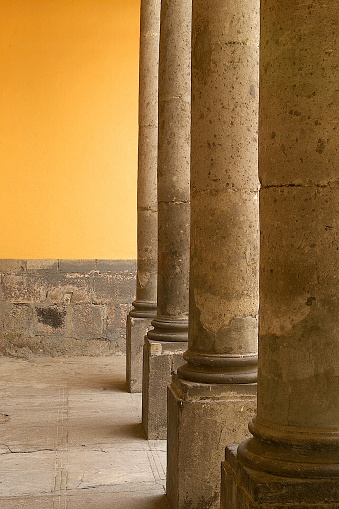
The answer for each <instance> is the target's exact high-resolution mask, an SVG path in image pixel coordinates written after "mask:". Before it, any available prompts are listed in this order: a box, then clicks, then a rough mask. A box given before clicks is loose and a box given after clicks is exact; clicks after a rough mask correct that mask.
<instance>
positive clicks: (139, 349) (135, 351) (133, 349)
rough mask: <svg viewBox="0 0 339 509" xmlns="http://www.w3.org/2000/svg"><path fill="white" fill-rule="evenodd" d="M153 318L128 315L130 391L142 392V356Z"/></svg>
mask: <svg viewBox="0 0 339 509" xmlns="http://www.w3.org/2000/svg"><path fill="white" fill-rule="evenodd" d="M151 320H152V318H135V317H133V316H130V315H129V314H128V315H127V322H126V382H127V390H128V391H129V392H142V357H143V346H144V341H145V336H146V334H147V332H148V331H149V330H150V329H151V328H152V326H151Z"/></svg>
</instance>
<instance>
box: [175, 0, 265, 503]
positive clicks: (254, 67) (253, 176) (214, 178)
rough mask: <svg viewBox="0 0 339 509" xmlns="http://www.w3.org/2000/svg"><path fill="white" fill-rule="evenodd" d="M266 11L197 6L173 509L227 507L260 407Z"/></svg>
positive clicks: (237, 5) (250, 1) (222, 2)
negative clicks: (234, 456) (234, 452)
mask: <svg viewBox="0 0 339 509" xmlns="http://www.w3.org/2000/svg"><path fill="white" fill-rule="evenodd" d="M258 53H259V3H258V1H257V0H244V1H242V0H238V1H235V2H228V1H227V0H218V1H216V2H208V1H207V0H193V24H192V145H191V154H192V155H191V254H190V288H189V338H188V345H189V348H188V351H187V352H186V353H185V354H184V358H185V360H186V361H187V364H185V365H184V366H182V367H180V368H179V369H178V376H176V377H173V382H172V386H171V388H170V390H169V431H168V451H169V452H168V474H167V494H168V497H169V500H170V503H171V506H172V508H184V507H191V508H192V509H193V508H200V507H202V506H203V507H209V508H217V507H219V491H220V488H219V486H220V462H221V460H222V458H223V454H224V446H225V445H226V444H227V443H229V442H231V443H232V442H234V440H236V439H237V437H238V436H241V437H243V438H244V437H245V436H246V428H247V423H246V418H247V416H249V415H253V412H254V406H255V396H256V385H255V382H256V365H257V318H258V316H257V315H258V265H259V231H258V216H259V212H258V208H259V203H258V190H259V180H258V166H257V129H258V80H259V77H258V67H259V54H258Z"/></svg>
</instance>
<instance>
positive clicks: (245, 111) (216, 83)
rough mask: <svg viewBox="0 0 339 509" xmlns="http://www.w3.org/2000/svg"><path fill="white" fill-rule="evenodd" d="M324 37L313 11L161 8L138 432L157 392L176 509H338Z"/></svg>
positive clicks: (337, 328)
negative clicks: (148, 306) (152, 272)
mask: <svg viewBox="0 0 339 509" xmlns="http://www.w3.org/2000/svg"><path fill="white" fill-rule="evenodd" d="M150 2H151V0H143V1H142V4H141V8H142V10H143V9H147V7H146V5H149V4H150ZM191 7H192V14H191ZM259 10H260V19H259ZM191 22H192V25H190V23H191ZM259 25H260V65H259ZM338 25H339V8H338V6H337V5H336V3H335V2H331V3H328V2H326V1H325V0H313V1H312V2H308V3H305V2H302V1H301V0H296V1H295V2H293V3H291V2H290V1H289V0H280V1H279V2H277V1H276V0H261V2H259V0H236V1H235V2H229V1H227V0H217V1H215V2H211V1H208V0H193V2H192V4H191V0H171V1H169V0H162V5H161V25H160V26H161V30H160V32H161V35H160V67H159V94H158V97H159V110H158V111H159V129H158V133H159V140H158V150H157V158H158V159H157V167H158V207H159V216H158V217H159V233H158V237H159V238H158V248H159V257H158V264H159V265H158V289H157V294H158V304H157V316H156V317H155V319H154V320H153V322H152V324H153V329H150V330H149V331H148V333H147V337H146V338H145V340H144V341H145V342H144V345H145V346H144V373H143V378H144V381H143V384H144V388H143V400H144V403H143V422H144V426H145V428H146V431H147V432H148V435H149V437H150V438H153V437H156V435H157V434H158V435H157V436H159V437H160V436H161V437H163V436H164V435H165V433H166V423H165V421H164V420H162V421H161V418H160V417H159V416H162V418H164V412H165V408H166V399H165V390H166V387H167V386H168V410H167V412H168V430H167V441H168V466H167V496H168V499H169V501H170V505H171V507H172V509H184V508H188V507H190V508H191V509H202V508H206V509H208V508H218V507H220V499H219V497H220V492H221V507H222V508H223V509H226V508H227V509H243V508H246V509H251V508H261V507H262V508H264V507H265V509H267V508H268V507H272V508H273V507H279V508H283V507H286V508H287V507H289V508H290V507H293V508H295V509H296V508H298V507H300V508H301V507H303V508H311V507H312V508H315V507H316V508H320V507H325V505H326V507H328V508H330V507H333V508H337V507H338V506H339V396H338V395H339V339H338V338H339V335H338V333H339V319H338V316H339V313H338V311H339V298H338V288H337V286H338V278H339V272H338V271H339V236H338V231H339V214H338V210H339V187H338V181H339V169H338V168H339V156H338V148H337V147H338V141H339V140H338V122H339V120H338V119H339V115H338V113H339V109H338V106H339V105H338V102H339V100H338V96H339V88H338V83H339V79H338V78H339V76H338V72H339V71H338V70H339V59H338V48H337V36H338ZM189 26H190V27H191V28H190V29H188V27H189ZM187 48H190V50H189V52H188V51H187ZM185 51H186V52H185ZM190 58H191V73H190V70H189V69H190V67H189V65H190V64H189V62H190ZM259 68H260V73H259ZM259 74H260V83H259ZM157 82H158V79H157ZM190 90H191V95H190ZM259 90H260V100H259ZM140 97H142V95H141V96H140ZM258 106H259V137H258V135H257V132H258ZM190 115H191V129H189V128H188V125H189V121H190ZM145 150H146V152H147V148H145ZM190 153H191V157H190V159H189V154H190ZM258 161H259V171H258ZM189 168H190V179H191V182H190V193H188V181H189ZM139 171H140V166H139ZM258 175H259V178H258ZM259 180H260V184H261V189H260V192H259ZM259 196H260V199H259ZM189 201H191V212H190V221H189V217H188V209H189ZM259 204H260V205H259ZM259 210H260V214H259ZM259 216H260V259H259ZM140 225H141V228H142V224H141V223H140ZM188 229H189V231H190V256H189V255H188V245H189V241H188ZM139 235H140V236H141V237H142V235H143V233H142V230H140V232H139V229H138V237H139ZM188 260H189V263H188ZM138 269H139V262H138ZM188 270H190V279H189V290H188ZM259 275H260V276H259ZM188 293H189V300H188ZM137 295H138V294H137ZM137 300H138V299H137ZM188 302H189V304H188ZM259 304H260V305H259ZM258 307H259V312H258ZM187 317H188V321H189V325H188V343H187V344H186V343H185V342H184V340H185V339H187V336H186V335H187ZM258 317H259V356H258V355H257V338H258ZM144 335H145V334H144ZM142 341H143V338H142ZM184 350H186V351H185V352H184V353H183V351H184ZM182 354H183V355H182ZM168 359H170V361H169V360H168ZM257 359H258V363H259V371H258V386H257V384H256V381H257ZM154 360H155V361H159V362H153V361H154ZM152 363H153V364H152ZM171 376H172V380H171ZM150 379H153V380H155V382H156V383H154V384H153V386H152V388H151V390H150V386H151V384H150ZM170 380H171V383H170V384H169V382H170ZM257 388H258V402H257V403H256V392H257V390H256V389H257ZM150 395H151V396H150ZM150 398H151V399H152V398H153V400H154V401H156V400H158V406H157V410H154V409H152V405H151V404H150V403H149V401H150ZM145 402H146V403H145ZM159 408H160V411H159ZM160 421H161V422H160ZM248 422H249V430H250V433H249V432H248V430H247V424H248ZM145 423H146V424H145ZM159 423H160V424H159ZM152 433H153V435H152ZM246 437H247V438H246ZM239 443H240V445H239V446H238V445H232V444H239ZM225 448H226V459H225V461H223V459H224V456H225ZM222 461H223V463H222V477H220V464H221V462H222ZM220 483H221V484H220ZM220 486H221V488H220Z"/></svg>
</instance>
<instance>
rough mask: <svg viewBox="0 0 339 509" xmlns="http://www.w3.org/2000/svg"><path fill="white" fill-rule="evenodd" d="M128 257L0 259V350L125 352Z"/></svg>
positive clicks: (132, 278)
mask: <svg viewBox="0 0 339 509" xmlns="http://www.w3.org/2000/svg"><path fill="white" fill-rule="evenodd" d="M135 288H136V262H135V261H134V260H8V259H2V260H0V298H1V300H0V356H13V357H29V356H31V355H52V356H59V355H60V356H65V355H93V356H100V355H111V354H122V353H124V352H125V343H126V340H125V335H126V316H127V313H128V311H129V309H130V307H131V303H132V301H133V300H134V299H135Z"/></svg>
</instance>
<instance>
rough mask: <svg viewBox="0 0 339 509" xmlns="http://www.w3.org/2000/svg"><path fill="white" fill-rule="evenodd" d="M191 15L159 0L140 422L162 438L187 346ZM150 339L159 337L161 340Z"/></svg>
mask: <svg viewBox="0 0 339 509" xmlns="http://www.w3.org/2000/svg"><path fill="white" fill-rule="evenodd" d="M191 17H192V0H162V2H161V21H160V56H159V131H158V134H159V140H158V293H157V316H156V318H155V319H154V320H153V321H152V325H153V327H154V328H153V329H151V330H150V331H149V332H148V333H147V341H146V344H145V346H146V350H147V351H146V352H145V355H146V357H147V359H146V360H145V366H146V368H145V369H146V373H145V371H144V388H143V423H144V427H145V430H146V433H147V436H148V437H149V438H152V437H153V438H166V390H167V383H169V382H170V379H171V374H172V372H173V370H174V369H175V367H176V365H177V364H178V363H182V353H183V351H184V350H185V349H186V348H187V335H188V279H189V240H190V236H189V224H190V134H191V113H190V109H191ZM154 342H161V343H162V346H161V345H160V344H156V345H154ZM183 342H184V344H183ZM159 349H161V354H160V350H159ZM155 351H156V353H155V355H153V353H152V352H155ZM174 357H175V358H176V361H174V360H173V358H174ZM144 359H145V357H144ZM165 359H166V360H165ZM153 361H154V362H153ZM153 401H154V403H153ZM159 402H161V404H160V405H159Z"/></svg>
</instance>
